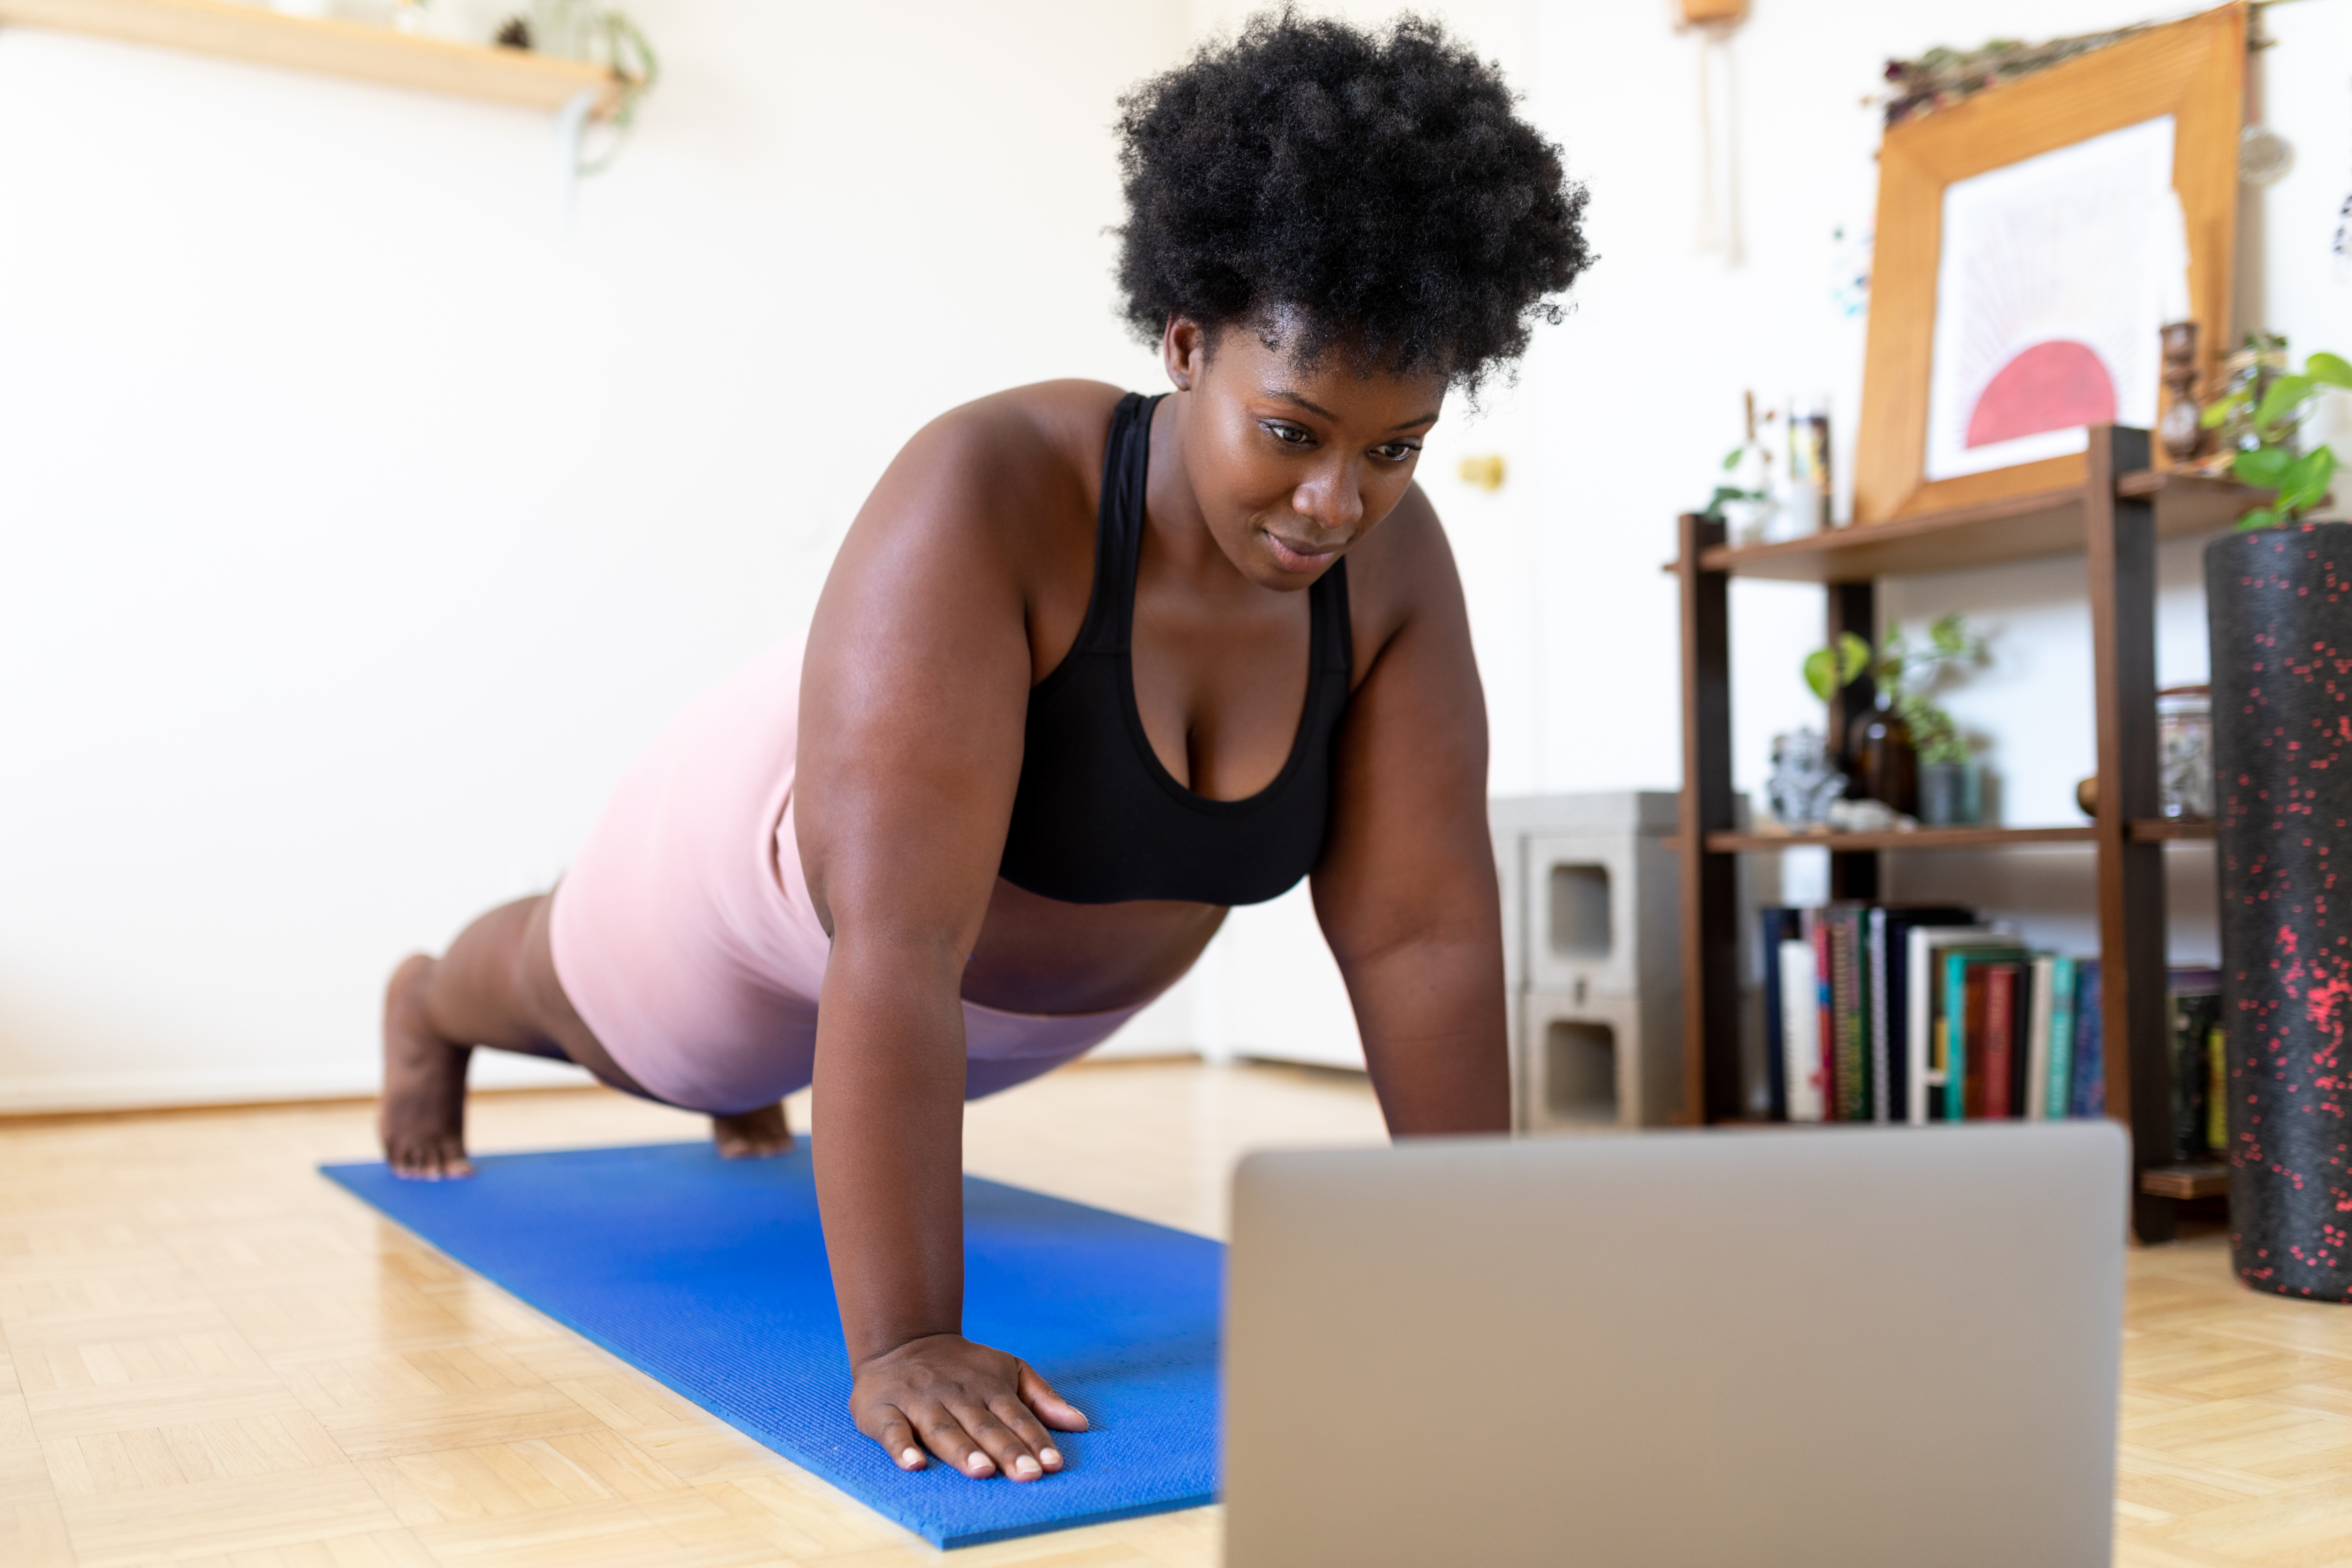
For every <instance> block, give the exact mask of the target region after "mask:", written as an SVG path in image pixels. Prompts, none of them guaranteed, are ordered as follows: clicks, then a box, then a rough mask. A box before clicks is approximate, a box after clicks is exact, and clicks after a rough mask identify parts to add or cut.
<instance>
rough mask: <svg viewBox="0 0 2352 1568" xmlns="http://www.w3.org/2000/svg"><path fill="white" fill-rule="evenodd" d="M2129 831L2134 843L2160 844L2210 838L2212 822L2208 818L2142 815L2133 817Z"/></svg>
mask: <svg viewBox="0 0 2352 1568" xmlns="http://www.w3.org/2000/svg"><path fill="white" fill-rule="evenodd" d="M2129 831H2130V834H2131V840H2132V842H2133V843H2135V844H2162V843H2166V842H2168V841H2170V840H2174V839H2183V838H2210V837H2213V824H2212V822H2211V821H2210V819H2208V818H2198V819H2195V820H2190V819H2187V818H2176V817H2168V816H2143V817H2138V818H2136V819H2134V821H2133V823H2132V825H2131V827H2130V830H2129Z"/></svg>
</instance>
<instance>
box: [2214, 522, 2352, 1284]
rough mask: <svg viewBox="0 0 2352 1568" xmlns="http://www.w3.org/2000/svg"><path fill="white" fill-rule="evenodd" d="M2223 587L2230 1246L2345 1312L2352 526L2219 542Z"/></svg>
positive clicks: (2217, 761) (2259, 1278)
mask: <svg viewBox="0 0 2352 1568" xmlns="http://www.w3.org/2000/svg"><path fill="white" fill-rule="evenodd" d="M2205 594H2206V608H2207V614H2208V617H2209V624H2210V629H2211V637H2212V651H2213V665H2212V669H2213V676H2212V680H2213V761H2214V774H2215V779H2214V783H2215V785H2216V788H2215V791H2214V797H2213V798H2214V803H2215V812H2216V816H2217V820H2216V822H2215V825H2214V826H2215V838H2216V840H2217V842H2216V845H2215V849H2216V852H2217V853H2218V855H2219V857H2220V861H2221V1006H2222V1021H2223V1025H2224V1026H2225V1028H2226V1031H2227V1035H2228V1041H2229V1046H2228V1048H2229V1079H2228V1092H2229V1097H2230V1165H2231V1172H2230V1231H2231V1237H2230V1242H2231V1256H2232V1259H2233V1261H2234V1263H2235V1266H2236V1268H2237V1271H2238V1277H2239V1278H2240V1279H2242V1280H2244V1281H2245V1282H2246V1283H2247V1284H2248V1285H2250V1286H2252V1287H2253V1288H2254V1289H2259V1290H2275V1291H2277V1292H2278V1293H2279V1294H2281V1295H2283V1296H2295V1297H2309V1298H2311V1299H2314V1300H2329V1301H2342V1300H2346V1299H2347V1297H2352V1245H2347V1243H2352V1165H2347V1144H2352V1121H2347V1115H2346V1111H2347V1106H2352V1041H2347V1038H2346V1031H2347V1025H2352V875H2347V874H2348V873H2352V826H2347V824H2352V523H2340V522H2323V523H2311V524H2305V525H2304V526H2302V527H2298V528H2291V529H2261V530H2255V531H2248V532H2244V533H2232V534H2231V535H2229V536H2228V537H2226V538H2223V539H2218V540H2216V541H2214V542H2213V543H2212V544H2211V545H2210V546H2209V547H2207V549H2206V552H2205ZM2339 881H2340V883H2341V885H2340V886H2339Z"/></svg>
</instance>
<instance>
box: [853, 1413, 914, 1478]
mask: <svg viewBox="0 0 2352 1568" xmlns="http://www.w3.org/2000/svg"><path fill="white" fill-rule="evenodd" d="M864 1425H865V1423H860V1426H864ZM866 1436H869V1437H871V1438H873V1439H874V1440H875V1441H876V1442H877V1443H879V1444H881V1445H882V1451H883V1452H884V1453H886V1454H887V1455H889V1456H890V1458H893V1459H894V1460H896V1461H898V1468H900V1469H902V1470H919V1469H921V1468H923V1465H924V1458H923V1448H922V1445H921V1444H919V1443H918V1442H916V1441H915V1424H914V1423H913V1422H911V1421H909V1420H908V1419H907V1413H906V1412H905V1411H903V1410H901V1409H899V1408H898V1406H897V1405H883V1406H881V1407H880V1408H879V1409H877V1410H876V1411H875V1412H874V1415H873V1428H872V1430H870V1431H868V1432H866Z"/></svg>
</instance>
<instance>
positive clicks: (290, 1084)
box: [0, 1051, 590, 1116]
mask: <svg viewBox="0 0 2352 1568" xmlns="http://www.w3.org/2000/svg"><path fill="white" fill-rule="evenodd" d="M468 1080H469V1081H470V1082H471V1083H472V1085H473V1086H474V1087H475V1088H476V1089H568V1088H574V1087H577V1086H578V1085H580V1084H583V1083H586V1082H588V1081H590V1079H589V1078H588V1075H587V1074H586V1073H585V1072H584V1071H583V1070H582V1069H581V1068H576V1067H573V1066H572V1064H571V1063H569V1062H551V1061H542V1060H541V1059H539V1058H535V1057H519V1056H514V1055H511V1054H509V1053H507V1052H503V1051H496V1052H494V1051H478V1052H476V1053H475V1056H474V1063H473V1068H472V1071H471V1072H470V1073H469V1074H468ZM381 1086H382V1080H381V1079H379V1077H378V1076H377V1074H376V1072H375V1070H374V1068H373V1066H371V1067H370V1068H366V1069H364V1070H362V1069H355V1068H342V1069H335V1068H328V1069H324V1070H295V1069H289V1068H178V1069H171V1070H165V1069H160V1068H142V1069H135V1070H131V1071H127V1072H91V1073H26V1074H21V1075H16V1076H9V1077H0V1115H8V1116H24V1115H31V1114H37V1113H40V1112H45V1111H68V1110H163V1109H167V1108H172V1107H178V1106H191V1105H251V1104H256V1103H263V1102H268V1101H273V1100H349V1099H359V1098H367V1097H372V1096H373V1095H374V1094H375V1092H376V1090H377V1089H379V1088H380V1087H381Z"/></svg>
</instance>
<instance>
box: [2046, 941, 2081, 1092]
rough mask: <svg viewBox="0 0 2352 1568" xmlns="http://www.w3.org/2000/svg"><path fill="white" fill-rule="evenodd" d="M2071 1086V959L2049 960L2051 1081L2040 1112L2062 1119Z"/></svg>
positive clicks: (2072, 1053) (2072, 1026) (2072, 1067)
mask: <svg viewBox="0 0 2352 1568" xmlns="http://www.w3.org/2000/svg"><path fill="white" fill-rule="evenodd" d="M2073 1089H2074V960H2073V959H2071V958H2056V959H2053V960H2052V961H2051V963H2050V1082H2049V1085H2048V1087H2047V1089H2046V1090H2045V1100H2046V1102H2047V1103H2046V1106H2045V1109H2044V1111H2043V1114H2045V1115H2047V1116H2048V1117H2049V1118H2050V1119H2051V1120H2052V1121H2062V1120H2063V1119H2064V1117H2065V1115H2066V1112H2067V1100H2068V1098H2069V1096H2070V1094H2071V1092H2072V1091H2073Z"/></svg>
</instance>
